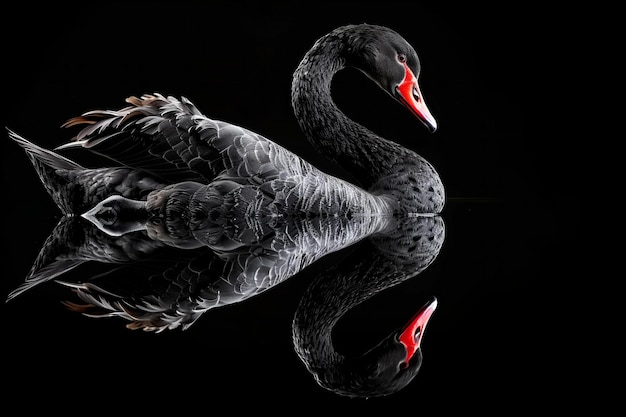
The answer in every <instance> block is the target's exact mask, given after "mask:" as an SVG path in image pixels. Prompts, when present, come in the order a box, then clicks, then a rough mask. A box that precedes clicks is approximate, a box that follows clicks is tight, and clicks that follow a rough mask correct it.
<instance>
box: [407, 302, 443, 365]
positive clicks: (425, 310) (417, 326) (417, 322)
mask: <svg viewBox="0 0 626 417" xmlns="http://www.w3.org/2000/svg"><path fill="white" fill-rule="evenodd" d="M436 308H437V299H436V298H434V297H433V299H432V300H430V301H429V302H428V303H426V305H424V307H422V308H421V309H420V311H418V312H417V314H416V315H415V317H413V318H412V319H411V321H410V322H409V323H408V324H407V325H406V327H405V328H404V330H402V333H400V336H399V337H398V340H399V341H400V343H402V344H403V345H404V347H405V348H406V359H405V362H404V364H405V365H408V364H409V361H410V360H411V358H412V357H413V355H414V354H415V352H416V351H417V349H419V347H420V343H422V336H424V329H425V328H426V324H427V323H428V320H429V319H430V317H431V316H432V315H433V313H434V311H435V309H436Z"/></svg>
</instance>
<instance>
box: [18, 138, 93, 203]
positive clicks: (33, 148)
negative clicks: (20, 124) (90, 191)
mask: <svg viewBox="0 0 626 417" xmlns="http://www.w3.org/2000/svg"><path fill="white" fill-rule="evenodd" d="M7 131H8V135H9V138H10V139H12V140H13V141H15V142H16V143H17V144H18V145H20V146H21V147H22V148H23V149H24V151H26V154H27V155H28V158H29V159H30V161H31V163H32V164H33V167H34V168H35V171H36V172H37V175H38V176H39V179H40V180H41V182H42V183H43V185H44V187H45V188H46V190H47V191H48V194H50V196H52V198H53V200H54V202H55V203H56V204H57V206H58V207H59V208H60V209H61V211H63V213H64V214H71V207H70V205H69V204H68V200H69V197H68V196H67V193H68V191H69V190H68V189H67V188H66V187H65V182H66V181H65V180H64V179H62V178H61V177H59V176H58V175H57V173H56V171H57V170H66V171H67V170H82V169H84V168H83V167H82V166H81V165H79V164H77V163H76V162H74V161H72V160H70V159H68V158H65V157H64V156H61V155H59V154H57V153H56V152H53V151H50V150H48V149H44V148H42V147H40V146H37V145H35V144H34V143H32V142H30V141H29V140H27V139H26V138H24V137H22V136H20V135H18V134H17V133H15V132H13V131H12V130H10V129H7Z"/></svg>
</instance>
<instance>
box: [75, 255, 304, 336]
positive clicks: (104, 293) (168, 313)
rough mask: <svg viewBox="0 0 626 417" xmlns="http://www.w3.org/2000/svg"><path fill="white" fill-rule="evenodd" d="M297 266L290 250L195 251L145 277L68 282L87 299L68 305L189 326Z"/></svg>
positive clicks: (157, 327)
mask: <svg viewBox="0 0 626 417" xmlns="http://www.w3.org/2000/svg"><path fill="white" fill-rule="evenodd" d="M189 253H191V254H193V255H194V257H192V258H190V257H189V256H188V254H189ZM297 260H299V258H298V259H297ZM297 266H301V265H298V264H297V263H296V262H294V259H293V258H292V257H291V256H290V255H288V254H287V252H286V251H281V252H276V251H271V250H268V249H266V248H263V247H262V246H256V247H251V248H246V249H245V250H242V251H241V253H229V254H227V255H221V256H220V255H218V254H217V253H216V252H213V251H212V250H210V249H206V248H202V249H196V250H193V251H187V253H185V252H182V257H179V258H177V259H175V260H173V261H172V263H171V265H169V266H168V267H167V268H166V269H164V270H161V271H158V272H156V273H154V274H152V275H150V276H149V277H148V278H147V279H144V280H139V279H138V278H133V279H132V280H128V278H127V277H122V278H120V279H116V280H115V281H111V280H108V281H107V282H106V284H104V285H103V283H102V282H100V281H93V282H86V283H66V285H68V286H70V287H72V288H73V289H74V291H75V292H76V293H77V295H78V296H79V297H80V298H81V299H82V301H84V302H85V303H86V304H76V303H70V302H68V303H66V305H67V306H68V307H69V308H70V309H72V310H74V311H78V312H81V313H84V314H86V315H88V316H91V317H114V316H117V317H122V318H124V319H126V320H129V321H131V323H130V324H128V325H127V327H129V328H131V329H143V330H147V331H157V332H161V331H163V330H166V329H175V328H177V327H182V328H183V329H186V328H188V327H189V326H191V325H192V324H193V323H194V322H195V321H196V320H197V319H198V318H199V317H200V316H201V315H202V314H203V313H205V312H206V311H208V310H211V309H213V308H217V307H221V306H225V305H229V304H233V303H238V302H241V301H243V300H245V299H247V298H250V297H253V296H255V295H258V294H260V293H262V292H264V291H265V290H267V289H269V288H271V287H273V286H274V285H276V284H278V283H280V282H283V281H284V280H285V279H287V278H289V277H290V276H292V275H294V274H295V273H296V272H298V271H299V268H298V267H297Z"/></svg>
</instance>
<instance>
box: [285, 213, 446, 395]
mask: <svg viewBox="0 0 626 417" xmlns="http://www.w3.org/2000/svg"><path fill="white" fill-rule="evenodd" d="M444 236H445V233H444V223H443V220H442V218H441V217H440V216H432V217H413V218H410V217H408V218H403V219H402V220H401V221H399V222H398V224H397V228H396V229H395V230H392V231H389V232H388V233H386V234H384V235H376V236H372V237H370V238H369V239H367V240H366V241H364V242H363V243H362V244H361V245H360V246H359V247H358V248H357V250H355V251H353V252H352V253H351V254H350V255H349V256H348V257H346V258H345V259H344V260H343V261H342V262H341V263H339V264H338V265H335V266H333V267H331V268H329V269H328V270H326V271H325V273H323V274H322V275H320V276H318V277H317V278H316V279H315V280H314V281H313V282H312V283H311V284H310V285H309V286H308V288H307V290H306V293H305V294H304V296H303V297H302V300H301V301H300V305H299V306H298V310H297V311H296V315H295V318H294V322H293V339H294V345H295V348H296V351H297V353H298V355H299V356H300V358H301V359H302V361H303V362H304V363H305V365H306V367H307V369H308V370H309V371H310V372H311V373H312V374H313V376H314V377H315V379H316V381H317V382H318V383H319V384H320V385H321V386H323V387H324V388H327V389H328V390H330V391H333V392H335V393H337V394H341V395H346V396H354V397H356V396H358V397H372V396H381V395H388V394H391V393H393V392H395V391H397V390H399V389H401V388H402V387H404V386H406V384H408V383H409V382H410V381H411V380H412V379H413V378H414V377H415V375H416V374H417V372H418V371H419V369H420V366H421V363H422V351H421V347H420V344H421V342H422V337H423V334H424V329H425V327H426V324H427V322H428V320H429V319H430V317H431V315H432V313H433V311H434V310H435V308H436V306H437V301H436V299H433V300H431V301H429V302H428V303H427V304H426V305H424V306H423V307H422V308H421V309H420V310H419V311H418V313H417V314H416V315H415V316H414V317H413V318H412V319H411V320H410V321H409V322H408V323H407V324H406V325H405V326H404V327H403V328H401V329H399V330H397V331H396V332H393V333H391V334H390V335H389V336H388V337H386V338H385V339H383V340H382V341H381V342H380V343H378V344H377V345H376V346H374V347H372V348H371V349H369V350H367V351H366V352H365V353H363V354H362V355H360V356H354V355H344V354H343V353H341V352H340V351H338V350H337V349H335V344H334V342H333V328H334V327H335V325H336V324H337V322H338V321H339V320H340V319H341V318H342V317H344V316H345V315H346V313H348V311H349V310H350V309H352V308H353V307H355V306H356V305H358V304H359V303H362V302H363V301H365V300H367V299H369V298H370V297H372V296H373V295H375V294H377V293H379V292H380V291H382V290H384V289H386V288H389V287H391V286H394V285H397V284H399V283H401V282H403V281H405V280H407V279H409V278H412V277H414V276H416V275H417V274H419V273H421V272H422V271H423V270H424V269H426V267H428V265H430V264H431V263H432V262H433V260H434V259H435V258H436V257H437V255H438V254H439V251H440V249H441V246H442V244H443V241H444Z"/></svg>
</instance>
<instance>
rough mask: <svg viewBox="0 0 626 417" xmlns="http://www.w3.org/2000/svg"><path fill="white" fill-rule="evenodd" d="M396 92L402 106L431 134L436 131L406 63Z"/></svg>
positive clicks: (417, 85)
mask: <svg viewBox="0 0 626 417" xmlns="http://www.w3.org/2000/svg"><path fill="white" fill-rule="evenodd" d="M396 91H397V93H398V96H399V97H398V98H399V99H400V101H401V102H402V104H404V105H405V106H407V107H408V108H409V110H411V112H412V113H413V114H414V115H416V116H417V117H418V118H419V119H420V120H421V121H422V123H424V125H426V127H427V128H428V129H429V130H430V132H431V133H432V132H434V131H435V130H437V121H436V120H435V118H434V117H433V115H432V114H430V110H428V107H426V103H425V102H424V98H423V97H422V92H421V91H420V86H419V84H418V83H417V78H415V74H413V71H411V69H410V68H409V67H408V66H407V64H406V63H404V80H402V82H401V83H400V84H399V85H398V86H397V87H396Z"/></svg>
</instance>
